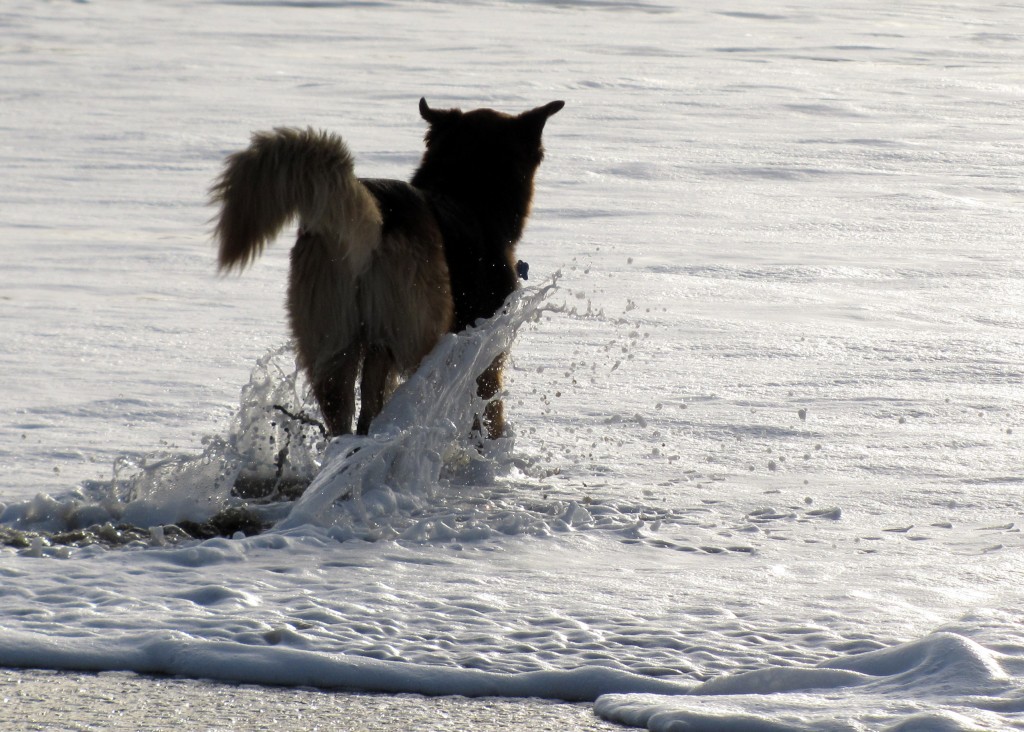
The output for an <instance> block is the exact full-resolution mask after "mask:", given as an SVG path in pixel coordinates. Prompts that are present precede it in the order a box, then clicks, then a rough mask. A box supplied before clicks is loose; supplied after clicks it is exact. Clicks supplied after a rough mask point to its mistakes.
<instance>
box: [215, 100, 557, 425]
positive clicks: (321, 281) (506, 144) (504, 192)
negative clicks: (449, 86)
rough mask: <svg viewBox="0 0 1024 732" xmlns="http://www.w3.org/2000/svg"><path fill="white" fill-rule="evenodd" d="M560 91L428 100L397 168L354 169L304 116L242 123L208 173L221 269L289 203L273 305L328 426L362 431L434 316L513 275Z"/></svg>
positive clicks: (463, 320) (464, 318) (495, 296)
mask: <svg viewBox="0 0 1024 732" xmlns="http://www.w3.org/2000/svg"><path fill="white" fill-rule="evenodd" d="M563 106H564V102H551V103H550V104H547V105H545V106H543V107H538V108H537V109H533V110H530V111H529V112H524V113H523V114H520V115H508V114H503V113H501V112H496V111H494V110H491V109H477V110H473V111H471V112H462V111H460V110H458V109H446V110H440V109H431V108H430V107H429V106H428V105H427V102H426V100H425V99H421V100H420V114H421V115H422V116H423V118H424V119H425V120H426V121H427V122H428V123H429V124H430V128H429V130H428V131H427V135H426V145H427V149H426V152H425V153H424V155H423V160H422V161H421V163H420V166H419V168H418V169H417V171H416V173H415V175H413V178H412V181H411V184H410V183H405V182H403V181H397V180H377V179H366V178H357V177H356V176H355V173H354V172H353V165H352V156H351V154H350V153H349V151H348V148H347V147H346V146H345V144H344V143H343V142H342V140H341V138H339V137H338V136H337V135H333V134H330V133H326V132H318V131H314V130H312V129H307V130H299V129H291V128H278V129H275V130H274V131H273V132H258V133H256V134H254V135H253V137H252V143H251V144H250V146H249V147H248V148H247V149H245V150H243V151H241V152H238V153H235V154H233V155H231V156H230V157H228V159H227V162H226V165H225V169H224V172H223V173H222V174H221V176H220V178H219V179H218V180H217V181H216V183H215V184H214V185H213V187H212V188H211V196H212V200H213V202H214V203H216V204H219V205H220V207H221V208H220V213H219V216H218V219H217V224H216V229H215V234H216V237H217V239H218V240H219V242H220V252H219V265H220V269H221V270H231V269H234V268H236V267H237V268H239V269H243V268H245V267H246V266H247V265H248V264H250V263H251V262H252V260H253V259H255V258H256V257H257V256H258V255H259V254H260V253H261V252H262V251H263V248H264V247H265V246H266V245H267V244H268V243H269V242H270V241H271V240H272V239H273V238H274V237H275V236H276V235H277V234H278V232H280V230H281V228H282V227H284V225H285V224H287V223H288V221H290V220H291V219H293V218H295V217H298V219H299V235H298V239H297V240H296V242H295V246H294V247H293V248H292V253H291V272H290V275H289V282H288V315H289V320H290V323H291V329H292V333H293V335H294V336H295V342H296V348H297V350H298V358H299V364H300V365H301V366H302V368H303V369H304V370H305V371H306V373H307V375H308V376H309V380H310V383H311V384H312V386H313V393H314V395H315V396H316V399H317V401H318V402H319V404H320V408H321V410H322V412H323V415H324V419H325V421H326V422H327V427H328V430H329V431H330V432H331V434H335V435H337V434H346V433H349V432H351V431H352V418H353V415H354V414H355V382H356V378H357V376H358V373H359V370H360V367H361V368H362V381H361V384H360V396H361V401H362V407H361V409H360V412H359V419H358V422H357V431H358V432H359V433H360V434H366V433H367V431H368V430H369V427H370V422H371V421H372V420H373V418H374V417H375V416H376V415H377V413H378V412H380V410H381V407H383V405H384V402H385V401H386V400H387V398H388V397H389V396H390V394H391V392H392V391H393V390H394V388H395V386H396V385H397V383H398V380H399V378H400V377H402V376H403V375H407V374H408V373H410V372H412V371H413V370H415V368H416V367H417V366H418V365H419V363H420V361H421V360H422V359H423V357H424V356H425V355H426V354H427V353H428V352H429V351H430V349H431V348H433V346H434V344H435V343H436V342H437V340H438V338H440V336H441V335H442V334H444V333H445V332H448V331H451V330H454V331H459V330H462V329H464V328H466V327H468V326H471V325H473V324H474V323H475V322H476V321H477V320H478V319H480V318H489V317H491V316H492V315H494V314H495V313H496V312H497V311H498V310H499V309H500V308H501V306H502V304H503V303H504V302H505V299H506V298H507V297H508V296H509V295H510V294H511V293H512V292H513V290H515V288H516V287H517V284H518V282H517V274H516V266H515V265H516V260H515V246H516V243H517V242H518V241H519V238H520V236H522V233H523V226H524V225H525V223H526V219H527V216H528V215H529V212H530V202H531V200H532V198H533V178H534V174H535V173H536V171H537V167H538V166H539V165H540V162H541V160H542V159H543V157H544V149H543V146H542V144H541V133H542V131H543V129H544V124H545V122H546V121H547V119H548V117H550V116H551V115H553V114H554V113H555V112H557V111H558V110H560V109H561V108H562V107H563ZM503 360H504V357H499V358H498V359H496V360H495V361H494V363H492V364H491V366H490V367H489V368H488V369H487V370H486V371H485V372H484V373H483V374H481V375H480V377H479V379H478V380H477V384H478V391H479V394H480V396H481V397H483V398H484V399H486V400H488V404H487V407H486V410H485V413H484V415H483V422H484V424H485V425H486V428H487V432H488V435H489V436H490V437H492V438H496V437H499V436H501V435H502V433H503V432H504V413H503V407H502V404H501V401H500V400H499V399H498V398H497V395H498V392H499V391H500V389H501V367H502V361H503Z"/></svg>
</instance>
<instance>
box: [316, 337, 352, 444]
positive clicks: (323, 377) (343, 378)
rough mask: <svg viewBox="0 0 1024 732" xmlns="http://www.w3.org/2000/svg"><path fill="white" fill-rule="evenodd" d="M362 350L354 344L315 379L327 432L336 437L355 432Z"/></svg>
mask: <svg viewBox="0 0 1024 732" xmlns="http://www.w3.org/2000/svg"><path fill="white" fill-rule="evenodd" d="M362 355H363V354H362V349H361V348H360V347H359V346H357V345H353V346H351V347H350V348H348V349H346V350H344V351H342V352H341V353H339V354H337V355H336V356H334V357H333V358H332V359H331V360H330V362H329V363H328V364H327V365H326V366H325V367H324V368H322V369H320V370H319V371H320V373H319V374H318V375H317V376H316V377H314V378H312V379H311V381H312V382H313V395H314V396H315V397H316V400H317V402H318V403H319V404H320V411H321V412H323V415H324V422H326V423H327V431H328V433H330V434H331V435H332V436H333V435H348V434H351V433H352V416H353V415H354V414H355V411H356V376H357V375H358V374H359V362H360V360H361V359H362Z"/></svg>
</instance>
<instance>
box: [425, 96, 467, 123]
mask: <svg viewBox="0 0 1024 732" xmlns="http://www.w3.org/2000/svg"><path fill="white" fill-rule="evenodd" d="M460 114H462V111H461V110H459V109H431V108H430V105H429V104H427V98H426V97H420V117H422V118H423V119H425V120H426V121H427V122H428V123H430V125H431V126H433V125H436V124H441V123H443V122H445V121H447V120H450V119H454V118H455V117H457V116H459V115H460Z"/></svg>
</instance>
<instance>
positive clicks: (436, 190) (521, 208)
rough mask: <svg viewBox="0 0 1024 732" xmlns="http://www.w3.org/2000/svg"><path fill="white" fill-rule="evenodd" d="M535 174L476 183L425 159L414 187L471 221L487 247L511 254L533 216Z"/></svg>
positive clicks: (524, 173)
mask: <svg viewBox="0 0 1024 732" xmlns="http://www.w3.org/2000/svg"><path fill="white" fill-rule="evenodd" d="M535 172H536V167H534V168H533V170H529V171H517V173H516V175H500V174H499V175H495V176H491V177H488V178H486V179H485V180H481V179H479V178H476V179H473V178H469V177H462V176H456V175H452V173H451V171H447V170H445V169H444V168H443V167H442V166H440V165H435V164H434V163H433V162H432V161H431V160H430V156H429V155H425V156H424V159H423V163H422V164H421V165H420V167H419V169H418V170H417V171H416V173H415V175H413V177H412V181H411V183H412V185H413V186H414V187H416V188H418V189H420V190H421V191H423V192H424V193H425V194H426V195H427V196H428V198H430V199H431V200H433V202H434V205H435V206H436V207H438V208H440V209H447V210H450V211H452V212H453V213H455V212H458V215H459V216H460V217H462V218H463V219H465V218H467V217H468V218H471V219H472V220H473V223H474V224H475V227H476V228H477V229H478V230H479V231H480V235H481V236H482V237H483V238H484V239H485V240H486V244H487V245H489V246H500V247H502V248H503V249H505V250H506V251H507V252H508V253H511V252H512V251H513V250H514V248H515V245H516V243H518V241H519V239H520V237H522V235H523V228H524V227H525V226H526V219H527V218H528V217H529V215H530V205H531V202H532V199H533V176H534V173H535Z"/></svg>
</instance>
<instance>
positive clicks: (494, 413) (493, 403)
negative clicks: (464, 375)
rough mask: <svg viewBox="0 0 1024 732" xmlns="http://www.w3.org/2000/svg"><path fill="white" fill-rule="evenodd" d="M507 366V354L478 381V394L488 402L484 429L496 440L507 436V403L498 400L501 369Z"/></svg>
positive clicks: (495, 361) (497, 359)
mask: <svg viewBox="0 0 1024 732" xmlns="http://www.w3.org/2000/svg"><path fill="white" fill-rule="evenodd" d="M504 365H505V354H504V353H503V354H501V355H500V356H498V357H497V358H496V359H494V360H493V361H492V362H491V365H490V366H488V367H487V369H486V370H485V371H484V372H483V373H482V374H480V376H479V377H478V378H477V380H476V392H477V394H479V395H480V397H481V398H482V399H484V400H485V401H486V402H487V406H486V407H485V408H484V427H485V428H486V429H487V436H488V437H489V438H491V439H492V440H496V439H498V438H499V437H502V436H504V434H505V403H504V402H503V401H502V400H501V399H498V398H497V395H498V392H500V391H501V386H502V384H501V369H502V367H503V366H504Z"/></svg>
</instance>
